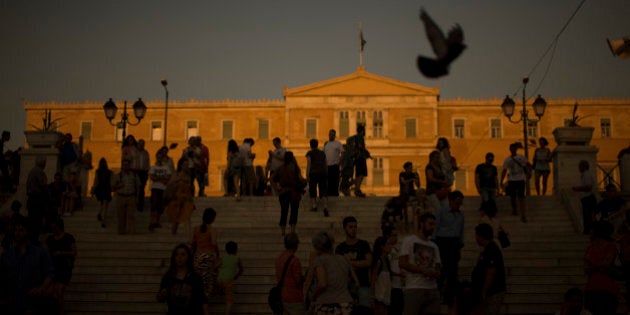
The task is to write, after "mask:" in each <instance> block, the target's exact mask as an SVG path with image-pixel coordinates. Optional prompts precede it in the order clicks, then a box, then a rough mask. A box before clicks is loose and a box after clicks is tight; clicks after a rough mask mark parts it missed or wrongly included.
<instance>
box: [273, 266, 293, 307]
mask: <svg viewBox="0 0 630 315" xmlns="http://www.w3.org/2000/svg"><path fill="white" fill-rule="evenodd" d="M292 259H293V255H291V256H289V258H288V259H287V262H286V263H285V264H284V269H282V276H280V281H278V284H277V285H276V286H274V287H273V288H271V289H270V290H269V296H268V297H267V303H268V304H269V308H271V311H272V312H273V313H274V314H282V312H283V310H284V307H283V306H282V283H283V282H284V276H285V275H286V274H287V269H289V264H290V263H291V260H292Z"/></svg>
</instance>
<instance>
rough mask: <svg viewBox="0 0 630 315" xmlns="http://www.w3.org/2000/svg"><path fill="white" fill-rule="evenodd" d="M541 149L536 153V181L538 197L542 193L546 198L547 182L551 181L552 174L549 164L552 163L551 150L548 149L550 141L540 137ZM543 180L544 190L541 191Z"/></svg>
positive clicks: (534, 163) (537, 149)
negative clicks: (550, 175)
mask: <svg viewBox="0 0 630 315" xmlns="http://www.w3.org/2000/svg"><path fill="white" fill-rule="evenodd" d="M538 145H539V147H538V148H536V151H534V162H533V163H532V164H533V165H534V179H535V181H536V195H538V196H540V195H541V193H542V195H543V196H544V195H545V194H546V193H547V181H548V180H549V174H551V168H550V167H549V163H550V162H551V150H549V148H548V147H547V146H548V145H549V141H547V138H545V137H540V139H538ZM541 180H542V190H541Z"/></svg>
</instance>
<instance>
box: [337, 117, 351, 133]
mask: <svg viewBox="0 0 630 315" xmlns="http://www.w3.org/2000/svg"><path fill="white" fill-rule="evenodd" d="M349 136H350V119H349V118H348V112H339V138H342V139H345V138H347V137H349Z"/></svg>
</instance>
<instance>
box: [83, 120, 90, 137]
mask: <svg viewBox="0 0 630 315" xmlns="http://www.w3.org/2000/svg"><path fill="white" fill-rule="evenodd" d="M81 137H83V140H92V122H91V121H82V122H81Z"/></svg>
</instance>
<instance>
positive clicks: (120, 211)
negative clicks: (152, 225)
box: [112, 160, 140, 234]
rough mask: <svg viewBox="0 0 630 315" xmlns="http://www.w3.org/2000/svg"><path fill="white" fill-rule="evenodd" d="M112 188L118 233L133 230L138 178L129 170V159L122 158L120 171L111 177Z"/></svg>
mask: <svg viewBox="0 0 630 315" xmlns="http://www.w3.org/2000/svg"><path fill="white" fill-rule="evenodd" d="M112 189H113V190H114V191H115V192H116V217H117V219H118V234H129V233H133V232H134V231H135V224H136V222H135V217H134V211H136V207H137V205H136V203H137V202H138V189H140V179H138V175H136V173H134V172H133V171H132V170H131V161H129V160H122V169H121V170H120V173H118V174H117V175H115V176H114V177H112Z"/></svg>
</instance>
